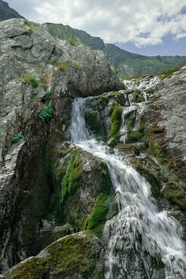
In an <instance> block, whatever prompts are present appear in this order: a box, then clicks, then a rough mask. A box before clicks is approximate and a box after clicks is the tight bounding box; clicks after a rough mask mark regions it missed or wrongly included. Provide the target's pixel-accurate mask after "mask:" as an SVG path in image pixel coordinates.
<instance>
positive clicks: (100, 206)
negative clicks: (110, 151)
mask: <svg viewBox="0 0 186 279" xmlns="http://www.w3.org/2000/svg"><path fill="white" fill-rule="evenodd" d="M111 188H112V182H111V179H110V175H109V172H108V169H107V167H106V166H105V164H102V172H101V187H100V191H99V195H98V197H97V198H96V201H95V204H94V207H93V210H92V212H91V215H90V217H89V218H88V225H87V228H88V229H91V230H92V231H93V232H94V233H95V235H96V236H98V237H101V236H102V230H103V226H104V224H105V222H106V220H107V216H108V215H112V213H111V212H109V211H110V210H111V211H112V210H114V207H110V204H111V203H112V200H113V196H112V194H111ZM115 213H116V212H115V211H114V214H115Z"/></svg>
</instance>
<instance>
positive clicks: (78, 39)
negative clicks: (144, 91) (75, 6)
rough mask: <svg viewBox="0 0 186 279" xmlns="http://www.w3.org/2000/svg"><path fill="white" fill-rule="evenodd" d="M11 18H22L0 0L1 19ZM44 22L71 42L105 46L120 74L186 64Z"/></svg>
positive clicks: (154, 71) (177, 58) (183, 58)
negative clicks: (140, 53)
mask: <svg viewBox="0 0 186 279" xmlns="http://www.w3.org/2000/svg"><path fill="white" fill-rule="evenodd" d="M9 18H23V17H22V16H21V15H19V14H18V13H17V12H16V11H15V10H13V9H11V8H10V7H9V5H8V3H6V2H4V1H2V0H0V21H2V20H6V19H9ZM43 26H44V27H45V28H46V29H47V30H48V31H49V33H50V34H51V35H52V36H54V37H57V38H59V39H62V40H67V41H68V42H69V43H70V44H71V45H72V46H75V45H79V44H81V43H83V44H84V45H87V46H89V47H91V48H93V49H99V50H102V51H103V52H104V53H105V55H106V56H107V58H108V60H109V61H110V63H111V68H112V70H113V71H114V72H115V73H117V74H118V75H119V76H120V78H131V77H134V76H141V75H152V74H157V73H159V72H161V71H162V70H165V69H170V68H174V67H180V66H183V65H186V56H154V57H151V56H144V55H139V54H134V53H130V52H128V51H125V50H123V49H120V48H119V47H117V46H115V45H114V44H105V43H104V41H103V40H102V39H101V38H99V37H93V36H91V35H89V34H88V33H86V32H85V31H82V30H78V29H74V28H72V27H70V26H68V25H63V24H53V23H45V24H43Z"/></svg>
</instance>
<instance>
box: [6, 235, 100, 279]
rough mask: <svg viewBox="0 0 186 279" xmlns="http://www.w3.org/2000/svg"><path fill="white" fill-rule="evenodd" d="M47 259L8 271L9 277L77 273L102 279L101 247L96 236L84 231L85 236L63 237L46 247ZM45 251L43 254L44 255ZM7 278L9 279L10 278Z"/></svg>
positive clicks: (29, 278)
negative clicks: (100, 265) (99, 265)
mask: <svg viewBox="0 0 186 279" xmlns="http://www.w3.org/2000/svg"><path fill="white" fill-rule="evenodd" d="M44 251H45V253H46V256H45V257H42V258H37V257H35V258H30V259H28V260H27V261H26V262H23V263H21V264H20V265H19V266H18V267H16V268H15V269H13V270H11V271H9V272H7V274H6V276H9V277H11V278H15V279H18V278H19V279H41V278H43V279H44V278H45V279H47V278H50V277H51V276H52V278H53V277H54V278H67V277H68V278H69V277H70V276H71V277H73V276H74V275H75V274H76V275H77V276H78V274H79V276H80V277H81V278H83V279H86V278H96V277H95V276H97V278H103V265H102V267H101V268H100V267H98V265H97V260H98V259H99V264H102V263H103V259H100V258H99V254H100V251H101V246H100V245H99V244H98V243H97V242H96V240H95V238H94V236H93V235H92V234H91V233H90V232H89V231H85V232H83V233H82V234H80V235H78V234H76V235H70V236H67V237H65V238H62V239H61V240H60V241H57V242H55V243H53V244H51V245H49V246H48V247H47V248H45V250H44ZM44 251H43V252H44ZM9 277H8V278H9Z"/></svg>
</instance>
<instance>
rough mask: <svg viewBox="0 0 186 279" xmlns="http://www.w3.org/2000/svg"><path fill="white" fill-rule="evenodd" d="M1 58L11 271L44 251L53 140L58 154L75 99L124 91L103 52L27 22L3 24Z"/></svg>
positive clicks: (0, 256) (0, 141) (5, 264)
mask: <svg viewBox="0 0 186 279" xmlns="http://www.w3.org/2000/svg"><path fill="white" fill-rule="evenodd" d="M0 54H1V56H0V65H1V66H0V76H1V79H0V94H1V104H0V115H1V117H0V150H1V152H0V154H1V155H0V163H1V169H0V223H1V230H0V239H1V241H0V251H1V252H0V262H1V269H2V270H6V269H7V268H9V267H10V266H12V265H14V264H16V263H17V262H19V261H20V260H23V259H25V257H27V256H31V255H34V254H36V253H37V252H38V247H39V246H38V241H39V236H40V231H41V227H42V219H45V218H46V216H47V214H49V213H51V212H52V211H54V209H53V206H54V203H53V200H52V199H53V198H52V199H51V197H54V196H55V195H56V192H57V190H56V189H54V182H53V179H55V178H54V177H53V176H52V175H51V171H50V170H49V165H50V163H49V160H48V157H49V155H48V154H49V152H48V149H47V143H48V142H50V139H52V141H53V143H54V144H53V150H54V149H55V143H56V144H57V143H58V142H59V139H60V144H62V143H63V142H64V141H65V140H66V137H65V136H64V134H63V132H64V131H66V130H67V128H68V126H69V123H70V117H71V103H72V100H73V98H74V97H75V96H88V95H96V94H99V93H103V92H105V91H110V90H112V89H119V88H122V87H123V84H122V83H121V82H120V81H119V79H118V78H117V77H116V76H114V75H113V73H112V71H111V69H110V66H109V63H108V61H107V60H106V58H105V56H104V55H103V53H102V52H101V51H92V50H90V49H89V48H88V47H84V46H82V45H79V46H77V47H75V46H72V45H70V44H69V43H68V42H66V41H61V40H59V39H56V38H53V37H52V36H51V35H50V34H49V33H48V32H47V31H46V29H45V28H43V27H42V26H40V25H39V24H35V23H33V22H29V21H27V20H25V19H11V20H7V21H3V22H1V23H0ZM49 145H50V144H49ZM68 152H70V150H69V151H68ZM68 152H67V153H68ZM50 154H51V153H50ZM69 154H70V153H69ZM50 166H51V165H50ZM51 218H52V219H53V218H54V216H53V215H52V217H51ZM51 222H52V224H53V221H51Z"/></svg>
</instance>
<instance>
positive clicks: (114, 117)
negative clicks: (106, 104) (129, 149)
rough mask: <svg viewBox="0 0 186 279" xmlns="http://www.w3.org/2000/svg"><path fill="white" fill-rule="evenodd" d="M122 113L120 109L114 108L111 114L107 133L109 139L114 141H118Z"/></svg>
mask: <svg viewBox="0 0 186 279" xmlns="http://www.w3.org/2000/svg"><path fill="white" fill-rule="evenodd" d="M122 112H123V109H122V107H116V108H115V109H114V110H113V112H112V114H111V121H112V126H111V130H110V133H109V138H115V139H116V140H117V139H118V137H119V131H120V126H121V119H122Z"/></svg>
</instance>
